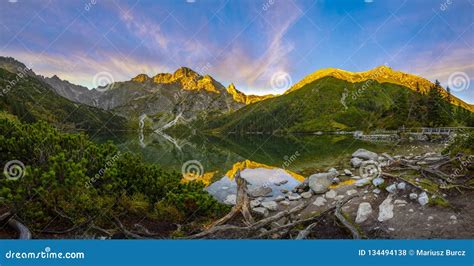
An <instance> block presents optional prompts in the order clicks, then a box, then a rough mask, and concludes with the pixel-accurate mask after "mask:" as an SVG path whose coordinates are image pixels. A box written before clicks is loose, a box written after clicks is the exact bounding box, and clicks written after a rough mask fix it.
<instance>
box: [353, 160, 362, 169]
mask: <svg viewBox="0 0 474 266" xmlns="http://www.w3.org/2000/svg"><path fill="white" fill-rule="evenodd" d="M362 162H363V161H362V160H361V159H359V158H352V159H351V165H352V166H353V167H355V168H357V167H359V166H360V164H361V163H362Z"/></svg>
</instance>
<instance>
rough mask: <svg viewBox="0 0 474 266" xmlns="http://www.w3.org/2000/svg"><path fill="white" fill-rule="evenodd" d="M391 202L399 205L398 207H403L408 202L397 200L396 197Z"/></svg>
mask: <svg viewBox="0 0 474 266" xmlns="http://www.w3.org/2000/svg"><path fill="white" fill-rule="evenodd" d="M393 203H394V204H395V205H397V206H399V207H404V206H406V205H407V203H408V202H406V201H405V200H399V199H397V200H395V201H394V202H393Z"/></svg>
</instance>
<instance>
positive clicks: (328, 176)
mask: <svg viewBox="0 0 474 266" xmlns="http://www.w3.org/2000/svg"><path fill="white" fill-rule="evenodd" d="M336 176H337V174H336V173H334V172H329V173H319V174H314V175H311V176H310V177H308V184H309V187H310V188H311V190H312V191H313V192H314V193H315V194H322V193H325V192H326V191H328V189H329V186H331V184H332V179H333V178H334V177H336Z"/></svg>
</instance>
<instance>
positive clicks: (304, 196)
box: [301, 191, 313, 199]
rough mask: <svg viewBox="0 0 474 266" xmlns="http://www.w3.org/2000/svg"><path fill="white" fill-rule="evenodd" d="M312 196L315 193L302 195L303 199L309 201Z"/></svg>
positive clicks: (309, 192)
mask: <svg viewBox="0 0 474 266" xmlns="http://www.w3.org/2000/svg"><path fill="white" fill-rule="evenodd" d="M312 195H313V193H312V192H311V191H307V192H303V193H301V197H302V198H303V199H309V198H311V196H312Z"/></svg>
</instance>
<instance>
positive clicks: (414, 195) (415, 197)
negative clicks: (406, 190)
mask: <svg viewBox="0 0 474 266" xmlns="http://www.w3.org/2000/svg"><path fill="white" fill-rule="evenodd" d="M417 198H418V194H416V193H410V199H412V200H416V199H417Z"/></svg>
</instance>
